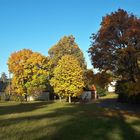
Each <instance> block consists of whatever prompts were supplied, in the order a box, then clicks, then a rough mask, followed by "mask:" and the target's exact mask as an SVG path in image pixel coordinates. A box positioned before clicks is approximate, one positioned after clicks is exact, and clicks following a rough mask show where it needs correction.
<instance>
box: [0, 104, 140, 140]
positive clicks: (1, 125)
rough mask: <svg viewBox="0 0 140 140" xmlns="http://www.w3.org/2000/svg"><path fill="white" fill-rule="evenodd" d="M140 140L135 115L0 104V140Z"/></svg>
mask: <svg viewBox="0 0 140 140" xmlns="http://www.w3.org/2000/svg"><path fill="white" fill-rule="evenodd" d="M33 139H34V140H140V119H139V115H138V113H133V112H130V111H117V110H113V109H107V108H101V107H97V106H96V104H81V105H80V104H68V103H59V102H49V103H48V102H32V103H15V102H3V103H0V140H33Z"/></svg>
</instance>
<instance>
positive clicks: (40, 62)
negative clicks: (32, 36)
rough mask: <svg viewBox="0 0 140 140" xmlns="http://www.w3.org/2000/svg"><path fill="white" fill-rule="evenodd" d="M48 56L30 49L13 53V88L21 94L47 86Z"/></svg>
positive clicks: (11, 67) (10, 65)
mask: <svg viewBox="0 0 140 140" xmlns="http://www.w3.org/2000/svg"><path fill="white" fill-rule="evenodd" d="M47 62H48V58H47V57H45V56H42V55H41V54H40V53H36V52H32V51H31V50H28V49H23V50H21V51H18V52H15V53H13V54H11V56H10V58H9V60H8V67H9V71H10V72H11V73H12V74H13V78H12V88H13V89H14V92H16V93H17V94H19V95H22V94H24V93H27V92H28V93H35V89H37V87H38V89H39V88H41V89H42V90H43V89H44V88H45V87H46V82H47V78H48V71H47V66H48V65H47V64H48V63H47Z"/></svg>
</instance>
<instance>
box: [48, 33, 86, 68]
mask: <svg viewBox="0 0 140 140" xmlns="http://www.w3.org/2000/svg"><path fill="white" fill-rule="evenodd" d="M48 54H49V57H50V61H51V62H50V63H51V68H52V69H53V68H54V67H56V66H57V64H58V61H59V60H60V59H61V57H62V56H64V55H73V56H75V57H76V58H77V60H78V61H79V63H80V66H81V67H82V68H83V69H86V63H85V58H84V55H83V52H82V51H81V50H80V48H79V47H78V45H77V44H76V43H75V38H74V37H73V36H72V35H70V36H64V37H63V38H61V39H60V40H59V42H58V43H57V44H56V45H54V46H52V47H51V48H50V49H49V51H48Z"/></svg>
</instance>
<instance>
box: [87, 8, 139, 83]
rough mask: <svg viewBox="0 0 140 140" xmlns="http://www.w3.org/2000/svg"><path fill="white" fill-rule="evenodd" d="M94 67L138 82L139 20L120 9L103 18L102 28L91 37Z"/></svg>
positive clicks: (91, 53)
mask: <svg viewBox="0 0 140 140" xmlns="http://www.w3.org/2000/svg"><path fill="white" fill-rule="evenodd" d="M91 39H92V46H91V47H90V48H89V53H90V56H91V60H92V64H93V66H94V67H95V68H98V69H99V70H101V71H102V70H105V71H107V70H111V71H112V72H114V73H116V74H118V75H119V76H121V77H122V78H124V79H129V80H131V81H137V78H138V75H139V74H140V67H139V65H138V62H139V60H138V58H139V57H140V19H139V18H137V17H136V16H134V15H133V14H128V13H127V12H126V11H125V10H123V9H119V10H118V11H116V12H112V13H111V14H110V15H106V16H105V17H103V20H102V22H101V28H100V29H99V31H98V32H97V33H96V34H93V35H92V36H91Z"/></svg>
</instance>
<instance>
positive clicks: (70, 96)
mask: <svg viewBox="0 0 140 140" xmlns="http://www.w3.org/2000/svg"><path fill="white" fill-rule="evenodd" d="M69 103H71V96H70V95H69Z"/></svg>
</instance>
